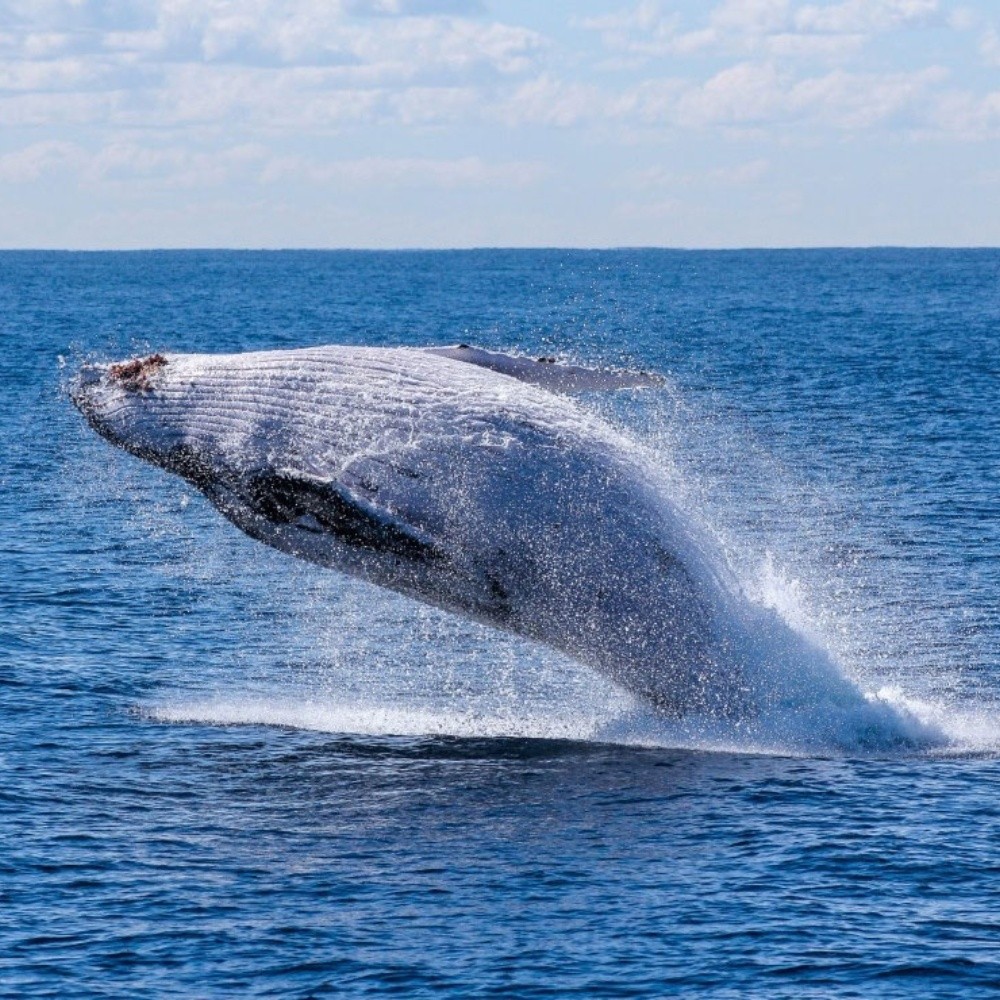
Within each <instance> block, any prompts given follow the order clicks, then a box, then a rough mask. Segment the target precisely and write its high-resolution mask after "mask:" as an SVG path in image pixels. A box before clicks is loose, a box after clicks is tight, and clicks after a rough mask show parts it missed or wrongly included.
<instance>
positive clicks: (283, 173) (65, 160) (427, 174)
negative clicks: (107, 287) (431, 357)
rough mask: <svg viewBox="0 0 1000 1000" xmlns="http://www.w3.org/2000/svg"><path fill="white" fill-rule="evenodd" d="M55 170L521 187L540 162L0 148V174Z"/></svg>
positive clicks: (16, 179) (117, 182)
mask: <svg viewBox="0 0 1000 1000" xmlns="http://www.w3.org/2000/svg"><path fill="white" fill-rule="evenodd" d="M52 175H63V176H65V177H66V178H68V179H70V180H71V181H72V182H74V183H80V184H83V185H85V186H88V187H92V188H101V187H105V188H106V187H108V186H122V185H126V186H128V185H132V186H135V185H137V184H138V185H141V187H142V189H143V190H148V189H149V184H150V183H152V184H153V185H154V186H155V187H158V188H161V189H176V188H209V187H216V186H219V185H224V184H225V185H230V184H233V183H234V182H246V183H250V184H274V183H285V182H288V181H290V180H294V181H296V182H303V183H306V184H321V185H327V186H329V185H331V184H335V185H339V186H349V187H352V188H359V189H360V188H374V189H378V190H384V189H385V188H386V187H413V188H421V187H437V188H457V187H466V188H468V187H497V186H500V187H507V188H523V187H527V186H530V185H532V184H536V183H538V182H539V181H541V180H543V179H544V178H545V177H546V176H547V169H546V167H545V166H544V164H542V163H540V162H538V161H530V160H505V161H500V162H489V161H486V160H484V159H482V158H481V157H478V156H464V157H456V158H443V157H439V158H435V157H388V156H381V157H380V156H375V157H357V158H346V159H340V160H321V159H319V158H317V157H312V156H301V155H287V154H282V153H276V152H274V151H272V150H271V149H269V148H268V147H266V146H264V145H262V144H260V143H242V144H238V145H231V146H223V147H220V148H216V149H200V150H199V149H190V148H188V147H185V146H180V145H141V144H139V143H135V142H128V141H116V142H112V143H109V144H107V145H105V146H102V147H100V148H99V149H96V150H88V149H86V148H85V147H84V146H82V145H81V144H79V143H73V142H62V141H54V140H47V141H42V142H37V143H33V144H31V145H29V146H26V147H24V148H23V149H19V150H15V151H13V152H10V153H6V154H4V155H2V156H0V181H6V182H8V183H32V182H34V181H38V180H41V179H44V178H45V177H47V176H52Z"/></svg>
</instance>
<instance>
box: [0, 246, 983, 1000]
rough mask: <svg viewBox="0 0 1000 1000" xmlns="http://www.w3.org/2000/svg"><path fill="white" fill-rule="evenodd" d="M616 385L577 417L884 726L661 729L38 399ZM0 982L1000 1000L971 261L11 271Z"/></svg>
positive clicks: (2, 617) (854, 722)
mask: <svg viewBox="0 0 1000 1000" xmlns="http://www.w3.org/2000/svg"><path fill="white" fill-rule="evenodd" d="M458 341H465V342H469V343H475V344H478V345H480V346H483V347H488V348H495V349H505V350H514V351H524V352H528V353H531V354H546V355H551V354H556V355H560V356H563V357H566V358H568V359H571V360H576V361H583V362H591V363H613V364H628V365H637V366H639V367H643V368H647V369H652V370H656V371H658V372H662V373H664V374H665V375H666V376H667V379H666V383H665V385H664V387H663V388H662V389H657V390H652V391H645V392H632V393H625V394H620V395H615V396H598V397H595V398H587V399H583V400H581V403H580V405H584V406H589V407H592V408H595V409H597V410H598V411H600V412H601V413H603V414H604V415H605V416H606V417H607V419H608V420H610V421H612V422H614V423H615V424H616V425H617V426H619V427H620V428H621V429H623V431H624V432H625V433H626V434H627V435H629V436H630V437H631V438H632V439H633V440H634V441H635V442H636V446H637V447H641V448H644V449H647V450H649V451H651V452H652V453H653V454H655V455H656V456H657V459H658V461H660V462H662V466H663V470H664V481H665V483H667V484H669V485H668V487H666V488H669V489H670V490H671V493H672V499H673V500H674V502H676V503H677V504H679V505H680V506H681V507H682V508H684V509H685V510H687V511H688V512H689V514H690V516H691V517H692V518H694V519H696V520H697V521H698V522H699V523H700V524H701V525H703V527H704V528H705V529H706V530H707V531H709V532H711V534H712V535H713V536H714V538H715V539H716V540H717V542H718V545H719V547H720V549H721V550H722V551H724V552H725V555H726V558H727V560H728V561H729V563H730V565H731V567H732V568H733V570H734V572H735V573H736V574H737V575H738V577H739V579H740V580H741V582H742V584H743V586H744V587H745V589H746V591H747V593H748V594H749V595H751V598H752V599H753V600H756V601H759V602H762V603H766V604H769V605H771V606H773V607H775V608H777V609H779V610H780V612H781V613H782V614H783V615H784V616H785V617H786V618H787V619H788V620H789V621H790V622H791V623H792V624H794V625H795V626H796V627H797V628H799V629H801V630H803V631H805V632H807V633H808V634H809V635H810V636H812V637H813V638H814V639H815V641H817V642H818V643H820V644H821V645H823V646H824V648H826V649H827V650H828V651H829V652H830V654H831V655H832V656H833V657H834V658H835V659H836V660H837V662H838V663H839V664H840V666H841V668H842V669H843V671H844V672H845V673H846V674H847V675H848V676H849V677H851V678H852V679H853V680H854V682H855V683H856V684H857V686H858V688H859V690H861V691H863V692H864V693H865V694H866V695H867V696H868V697H869V698H870V699H871V700H872V702H873V704H879V705H883V706H889V707H890V708H891V709H892V710H893V711H898V712H899V713H900V717H901V718H906V719H911V720H917V721H919V723H920V725H921V726H923V727H925V728H926V729H928V730H929V731H933V732H934V733H935V734H936V737H935V738H934V739H932V740H928V741H926V742H921V741H920V740H914V741H912V742H909V743H906V742H904V743H902V744H900V743H899V742H898V741H896V742H894V741H893V740H892V739H882V738H881V737H882V736H883V735H885V734H883V733H881V732H880V731H879V722H878V717H869V716H867V715H865V714H864V713H859V715H858V716H857V717H850V716H845V717H836V718H830V717H828V716H826V715H825V714H824V713H823V712H822V711H819V712H816V711H814V712H812V713H811V714H810V713H805V714H802V715H795V714H794V713H792V714H790V715H777V716H775V717H773V718H766V719H763V720H760V724H759V725H757V726H755V727H753V728H751V729H746V728H741V727H739V726H734V727H732V728H731V729H729V730H728V731H726V730H724V729H723V730H713V731H707V730H703V729H698V728H696V727H685V726H683V725H678V726H666V725H660V724H659V723H658V722H657V720H655V718H654V719H651V718H650V714H649V712H648V711H646V710H645V709H644V708H643V707H642V706H640V705H636V704H635V703H634V702H632V701H631V699H630V698H629V697H628V696H626V695H625V694H624V693H622V692H620V691H618V690H616V689H615V688H614V687H613V686H612V685H610V684H609V683H608V682H606V681H603V680H601V679H600V678H598V677H596V676H594V675H592V674H591V673H590V672H588V671H587V670H585V669H584V668H581V667H578V666H576V665H574V664H572V663H570V662H569V661H567V660H565V659H563V658H561V657H559V656H558V655H556V654H554V653H551V652H549V651H546V650H543V649H538V648H535V647H531V646H529V645H528V644H526V643H523V642H520V641H518V640H515V639H513V638H511V637H509V636H506V635H503V634H499V633H494V632H491V631H490V630H488V629H486V628H484V627H481V626H478V625H473V624H470V623H468V622H464V621H459V620H457V619H454V618H451V617H449V616H447V615H444V614H442V613H439V612H436V611H433V610H431V609H428V608H424V607H421V606H418V605H415V604H413V603H411V602H409V601H407V600H405V599H403V598H400V597H397V596H394V595H391V594H387V593H383V592H381V591H378V590H375V589H373V588H371V587H369V586H366V585H363V584H360V583H358V582H356V581H350V580H346V579H344V578H342V577H340V576H338V575H337V574H335V573H332V572H329V571H324V570H321V569H318V568H315V567H311V566H308V565H306V564H303V563H299V562H296V561H295V560H292V559H290V558H288V557H285V556H282V555H281V554H279V553H277V552H273V551H271V550H268V549H265V548H264V547H262V546H260V545H257V544H256V543H254V542H252V541H250V540H249V539H248V538H246V537H244V536H243V535H241V534H240V533H239V532H238V531H237V530H236V529H235V528H233V527H232V526H231V525H229V524H228V523H227V522H225V521H223V520H222V519H221V518H220V517H219V516H218V515H217V514H216V513H215V512H214V511H213V510H212V509H211V508H210V507H209V506H208V504H207V503H206V502H205V501H204V500H203V499H202V498H201V497H200V496H199V495H198V494H197V493H195V492H194V491H192V490H191V489H190V488H189V487H188V486H186V485H185V484H184V483H182V482H181V481H180V480H177V479H174V478H172V477H169V476H168V475H167V474H165V473H163V472H161V471H159V470H156V469H154V468H152V467H148V466H145V465H143V464H142V463H140V462H138V461H136V460H135V459H133V458H130V457H129V456H127V455H125V454H123V453H120V452H117V451H115V450H114V449H112V448H110V447H109V446H108V445H107V444H106V443H105V442H104V441H102V440H100V439H99V438H98V437H97V436H96V435H94V434H93V433H92V432H91V431H90V430H89V429H88V428H87V427H86V426H85V425H84V423H83V421H82V420H81V418H80V417H79V415H78V414H77V413H76V412H75V411H74V410H73V408H72V406H71V405H70V404H69V402H68V400H67V398H66V395H65V385H66V382H67V380H68V378H69V377H70V375H71V374H72V372H73V371H74V370H75V369H76V368H77V367H78V366H79V365H80V364H81V363H82V362H84V361H86V360H90V359H100V360H110V359H117V358H120V357H125V356H129V355H132V354H135V353H139V352H149V351H151V350H162V351H195V350H197V351H238V350H248V349H266V348H278V347H291V346H304V345H310V344H324V343H351V344H386V345H390V344H450V343H455V342H458ZM0 346H2V351H0V386H2V393H0V414H2V421H0V484H2V489H0V524H2V533H0V699H2V700H0V775H2V780H0V846H2V850H0V990H2V991H3V995H6V996H12V997H13V996H59V997H62V996H74V997H85V996H122V997H138V996H185V997H187V996H199V997H214V996H219V997H228V996H237V995H251V996H275V997H318V996H340V995H345V996H351V995H357V996H365V995H374V996H379V995H389V994H396V995H402V996H436V995H444V996H463V997H464V996H481V997H488V996H523V997H543V996H544V997H558V996H573V995H579V996H601V997H604V996H670V995H678V996H690V995H704V996H711V997H745V996H767V997H826V996H838V997H842V996H843V997H847V996H857V997H873V996H874V997H897V996H900V997H901V996H916V997H954V996H963V997H966V996H978V995H984V996H985V995H987V994H992V993H994V992H996V990H997V989H1000V909H998V905H997V904H998V900H1000V825H998V824H1000V804H998V793H1000V759H998V758H1000V622H998V615H997V596H998V594H1000V413H998V410H1000V407H998V402H1000V360H998V358H1000V353H998V348H1000V252H997V251H944V250H869V251H847V250H845V251H769V252H757V251H754V252H750V251H747V252H672V251H656V250H635V251H632V250H621V251H608V252H603V251H602V252H578V251H469V252H435V253H409V252H407V253H353V252H282V253H252V252H238V253H237V252H233V253H229V252H163V253H159V252H150V253H123V254H118V253H88V254H75V253H35V252H30V253H28V252H25V253H3V254H0Z"/></svg>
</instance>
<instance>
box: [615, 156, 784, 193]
mask: <svg viewBox="0 0 1000 1000" xmlns="http://www.w3.org/2000/svg"><path fill="white" fill-rule="evenodd" d="M770 169H771V164H770V161H769V160H767V159H766V158H765V157H758V158H757V159H754V160H747V161H745V162H743V163H735V164H728V165H726V166H722V167H713V168H711V169H710V170H702V171H699V172H697V173H692V172H689V171H688V172H685V171H681V172H676V171H672V170H666V169H664V168H663V167H651V168H648V169H646V170H640V171H638V172H637V173H635V174H632V175H631V176H630V178H629V181H630V184H631V186H633V187H636V188H639V189H652V190H657V189H665V188H686V187H691V186H698V185H704V184H706V183H707V184H710V185H715V186H721V187H742V186H744V185H749V184H755V183H756V182H757V181H759V180H761V179H763V178H764V177H765V176H766V175H767V174H768V172H769V171H770Z"/></svg>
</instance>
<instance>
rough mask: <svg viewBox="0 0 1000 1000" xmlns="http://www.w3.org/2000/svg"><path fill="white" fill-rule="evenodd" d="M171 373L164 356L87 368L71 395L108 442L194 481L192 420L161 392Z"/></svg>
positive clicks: (91, 423)
mask: <svg viewBox="0 0 1000 1000" xmlns="http://www.w3.org/2000/svg"><path fill="white" fill-rule="evenodd" d="M174 367H175V368H176V366H174ZM174 374H175V373H174V372H173V371H172V370H171V363H170V361H169V360H168V358H167V357H166V356H165V355H163V354H150V355H149V356H147V357H144V358H133V359H130V360H128V361H120V362H115V363H113V364H87V365H84V366H83V368H81V369H80V371H79V372H78V373H77V375H76V377H75V378H74V379H73V381H72V382H71V384H70V387H69V395H70V399H71V400H72V401H73V404H74V405H75V406H76V408H77V409H78V410H79V411H80V412H81V413H82V414H83V416H84V417H85V418H86V420H87V422H88V423H89V424H90V426H91V427H92V428H93V429H94V430H95V431H97V433H98V434H100V435H101V436H102V437H104V438H106V439H107V440H108V441H110V442H111V443H112V444H114V445H117V446H118V447H119V448H123V449H124V450H125V451H128V452H130V453H131V454H133V455H136V456H138V457H139V458H142V459H145V460H146V461H147V462H150V463H152V464H154V465H158V466H161V467H162V468H164V469H167V470H169V471H171V472H176V473H179V474H180V475H183V476H185V477H186V478H194V477H195V475H196V472H197V470H196V468H195V466H196V465H197V464H198V459H197V458H196V456H197V454H198V449H197V447H196V442H194V441H193V440H192V435H191V427H190V421H189V420H188V419H186V415H185V413H184V412H183V410H182V408H181V407H179V406H176V405H171V403H170V400H169V398H168V396H166V395H165V394H164V392H163V390H164V389H165V388H166V387H167V386H168V384H169V382H170V380H171V376H172V375H174Z"/></svg>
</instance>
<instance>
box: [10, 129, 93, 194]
mask: <svg viewBox="0 0 1000 1000" xmlns="http://www.w3.org/2000/svg"><path fill="white" fill-rule="evenodd" d="M82 156H83V150H82V149H81V148H80V147H79V146H77V145H76V144H75V143H72V142H61V141H59V140H55V139H48V140H45V141H43V142H36V143H33V144H32V145H30V146H26V147H25V148H24V149H18V150H15V151H14V152H12V153H5V154H3V155H2V156H0V181H7V182H9V183H15V184H17V183H25V182H30V181H36V180H38V179H39V178H40V177H42V176H44V175H45V174H49V173H55V172H58V171H60V170H66V169H69V168H72V167H73V166H74V165H79V163H80V162H81V157H82Z"/></svg>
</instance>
